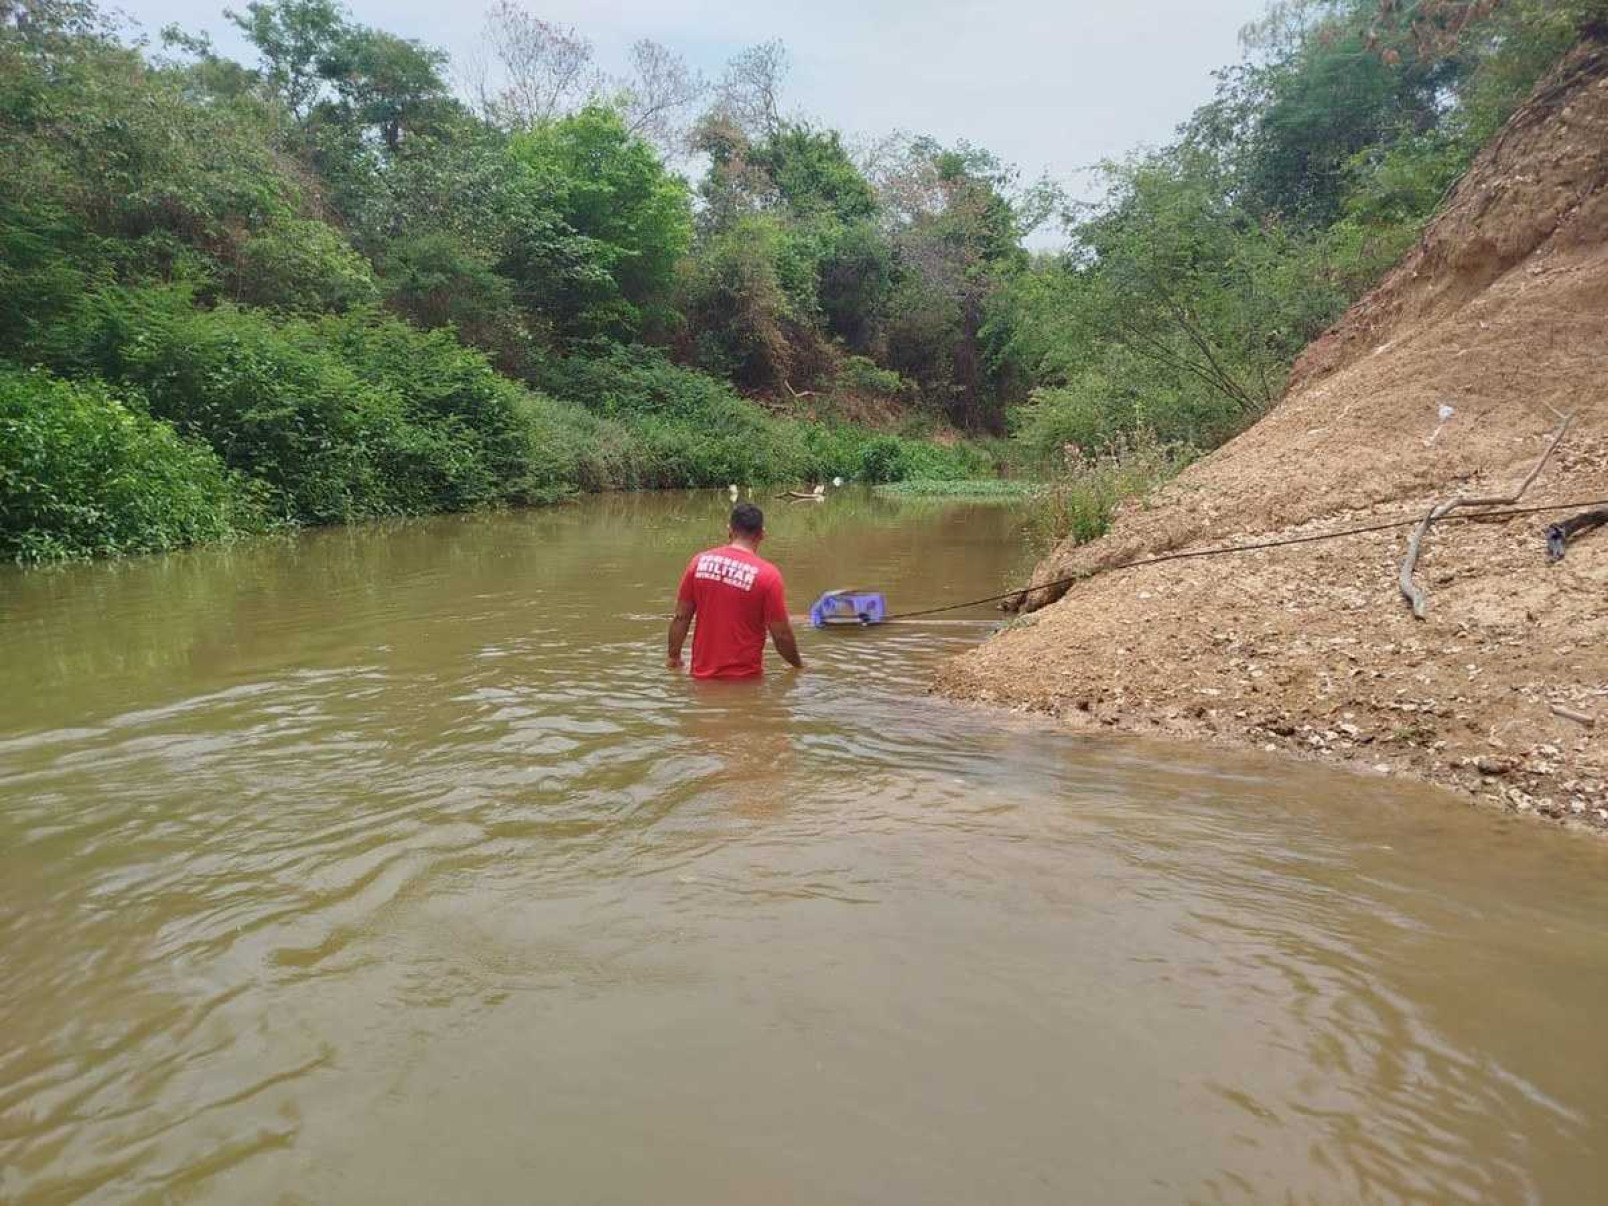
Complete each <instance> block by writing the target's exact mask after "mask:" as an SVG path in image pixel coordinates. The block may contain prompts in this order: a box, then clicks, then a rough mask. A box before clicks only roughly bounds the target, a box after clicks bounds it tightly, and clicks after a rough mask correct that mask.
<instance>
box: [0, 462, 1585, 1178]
mask: <svg viewBox="0 0 1608 1206" xmlns="http://www.w3.org/2000/svg"><path fill="white" fill-rule="evenodd" d="M726 506H727V504H726V500H725V497H724V494H720V495H717V494H714V493H703V494H697V495H688V494H681V495H667V496H655V497H646V496H644V497H613V498H601V499H592V500H589V501H586V502H584V503H581V504H578V505H575V506H571V507H564V508H560V509H555V510H550V511H541V512H530V513H522V514H508V515H493V516H474V517H466V518H448V519H441V520H431V521H426V522H419V523H411V524H402V525H397V526H386V527H371V528H362V529H352V530H343V531H327V532H319V533H313V534H309V535H306V536H303V537H300V538H297V539H294V540H286V541H269V542H264V543H258V544H252V545H249V546H241V547H236V548H232V549H221V550H207V551H199V552H192V553H186V554H183V555H178V556H171V557H164V558H152V559H146V560H138V561H129V562H124V563H119V564H102V565H87V566H77V567H71V568H68V569H65V570H60V571H51V572H39V573H30V574H23V573H21V572H18V571H11V570H6V571H4V572H0V1201H4V1202H8V1203H47V1202H67V1201H77V1200H84V1201H92V1202H128V1201H153V1202H155V1201H162V1202H166V1201H183V1202H208V1203H211V1202H240V1203H297V1202H306V1203H440V1202H474V1203H530V1202H553V1203H672V1204H679V1203H687V1204H693V1203H697V1204H704V1203H745V1204H746V1203H823V1204H824V1203H849V1202H865V1203H966V1204H975V1203H985V1202H986V1203H1067V1202H1091V1203H1127V1202H1156V1203H1174V1202H1309V1201H1310V1202H1337V1203H1343V1202H1363V1201H1378V1202H1399V1201H1413V1202H1503V1203H1505V1202H1549V1203H1550V1202H1568V1203H1573V1202H1600V1201H1603V1200H1604V1196H1605V1194H1608V1012H1605V1010H1608V844H1605V843H1602V842H1598V841H1593V840H1589V839H1582V838H1579V837H1575V836H1571V835H1568V834H1564V833H1560V832H1554V831H1549V830H1544V829H1542V828H1540V827H1538V826H1534V825H1528V824H1522V823H1519V822H1515V821H1510V820H1507V819H1504V818H1501V817H1496V816H1492V815H1488V814H1485V813H1482V812H1478V811H1475V810H1473V809H1470V808H1468V807H1467V806H1465V805H1463V804H1461V803H1460V802H1458V801H1456V800H1454V799H1452V798H1451V797H1449V796H1443V795H1441V794H1439V793H1436V792H1433V791H1430V790H1428V789H1423V788H1417V787H1412V786H1408V785H1404V784H1400V783H1395V782H1390V781H1386V780H1380V779H1365V778H1360V777H1356V776H1351V775H1346V774H1341V773H1338V772H1332V771H1320V770H1317V769H1313V768H1307V767H1303V766H1298V765H1291V764H1288V763H1283V762H1279V761H1276V760H1273V759H1271V758H1268V759H1265V760H1264V759H1260V758H1253V757H1233V756H1226V755H1222V754H1214V753H1209V752H1203V751H1199V750H1191V749H1187V748H1173V747H1153V746H1147V745H1141V744H1133V743H1127V742H1121V741H1116V740H1110V741H1094V740H1088V739H1081V738H1076V737H1073V736H1069V735H1067V734H1065V733H1061V732H1057V731H1056V730H1055V729H1054V728H1053V727H1051V726H1049V725H1047V724H1044V723H1039V722H1036V721H1032V720H1028V719H1025V718H1019V717H1012V716H1009V715H1003V716H1002V715H996V714H988V713H983V712H979V711H975V710H971V709H967V708H963V707H959V706H956V705H951V704H947V703H945V702H942V701H939V700H935V699H932V698H929V697H927V696H926V695H925V693H924V688H925V684H926V681H927V678H928V675H929V673H930V670H931V668H932V667H933V665H934V664H935V663H936V661H937V660H938V659H941V658H943V657H945V656H947V655H949V654H951V653H953V652H955V651H957V650H959V649H962V648H964V647H965V646H966V645H967V644H969V643H971V642H974V641H976V640H979V639H981V638H982V636H983V635H984V634H985V633H986V632H987V629H988V624H989V623H990V622H991V621H992V618H993V617H991V614H990V613H988V612H986V611H982V612H978V613H973V614H972V615H970V616H966V615H962V616H961V617H959V618H960V619H962V620H970V621H971V622H969V623H959V624H955V623H951V624H943V625H935V624H928V625H918V624H911V625H908V626H903V627H889V628H885V629H881V630H869V631H857V632H847V633H831V634H811V633H805V634H804V635H803V638H802V640H803V652H804V656H805V659H806V661H807V662H808V663H809V667H810V672H809V673H808V674H806V675H804V676H802V677H798V678H795V677H793V676H790V675H788V674H785V673H783V672H781V671H780V668H779V664H778V663H776V662H775V661H774V659H773V661H772V666H773V672H772V673H771V674H770V675H769V677H768V678H767V679H766V680H765V681H764V682H763V683H762V684H759V685H757V686H756V685H747V686H726V687H724V688H704V689H695V688H694V687H693V686H692V685H691V684H689V683H688V681H687V680H686V679H684V678H681V677H677V676H673V675H671V674H669V673H667V672H666V671H665V670H664V668H663V660H662V659H663V655H662V642H663V632H664V620H663V618H662V617H663V615H664V613H665V612H666V611H667V609H668V607H669V600H670V596H671V594H672V592H673V589H674V584H675V581H676V577H677V574H678V572H679V570H680V568H681V566H682V565H683V564H684V562H685V560H686V558H687V557H688V555H690V554H691V553H692V552H693V551H695V550H696V549H697V548H698V547H699V546H700V545H702V544H706V543H715V542H716V541H717V539H718V538H719V537H720V536H721V533H722V525H723V516H724V513H725V510H726ZM768 509H769V510H770V512H771V515H772V538H771V540H770V542H769V544H767V546H766V549H765V551H766V553H767V554H768V555H770V556H772V557H773V558H774V559H775V560H777V561H778V562H779V563H780V564H781V566H782V568H783V570H784V572H785V573H786V574H787V578H788V584H789V602H790V604H791V605H792V609H793V610H794V611H795V612H799V611H802V610H804V608H805V607H807V606H808V603H809V601H810V599H811V598H812V597H813V596H814V595H815V594H816V593H818V592H819V591H821V590H823V589H825V588H828V587H838V586H845V587H856V586H867V587H880V588H883V589H885V590H886V591H887V592H888V593H889V595H890V597H891V598H890V602H891V603H892V605H893V606H895V607H901V606H902V607H919V606H923V605H930V604H933V603H938V602H943V601H945V600H947V599H951V598H955V597H957V596H958V597H966V596H970V595H978V594H984V593H988V592H989V591H990V590H994V589H999V588H1000V586H1001V585H1002V584H1003V583H1005V582H1006V581H1007V579H1008V576H1009V575H1010V574H1011V573H1012V572H1014V571H1017V570H1019V569H1021V568H1022V567H1023V565H1024V563H1025V561H1026V555H1025V549H1024V546H1023V542H1022V539H1021V537H1020V534H1019V532H1018V530H1017V525H1018V522H1019V520H1018V518H1017V517H1016V516H1015V515H1013V513H1012V512H1011V511H1010V510H1009V509H1004V508H999V507H986V506H968V505H939V504H930V503H929V504H919V505H917V504H904V505H901V504H895V503H892V502H887V501H878V500H873V499H868V498H864V497H850V496H847V495H845V496H842V497H835V498H834V499H833V500H832V501H831V502H829V503H828V504H826V505H824V506H814V505H809V504H805V505H801V506H797V507H793V508H791V509H789V508H788V507H787V505H786V504H781V503H771V504H769V505H768Z"/></svg>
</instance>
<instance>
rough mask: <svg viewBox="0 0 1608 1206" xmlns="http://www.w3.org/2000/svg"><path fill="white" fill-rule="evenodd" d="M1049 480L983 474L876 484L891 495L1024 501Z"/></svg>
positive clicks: (879, 492) (1042, 489) (1041, 488)
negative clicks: (985, 475) (945, 479)
mask: <svg viewBox="0 0 1608 1206" xmlns="http://www.w3.org/2000/svg"><path fill="white" fill-rule="evenodd" d="M1045 487H1046V483H1044V482H1042V481H1038V480H1035V479H1032V478H1014V477H1009V478H1007V477H984V478H961V479H959V480H956V481H944V480H941V479H936V480H935V479H930V478H914V479H908V480H906V481H899V482H885V483H884V484H882V485H880V486H877V487H876V492H877V493H878V494H882V495H886V496H887V497H889V498H954V499H966V500H978V501H999V502H1024V501H1027V500H1030V499H1033V498H1036V497H1038V496H1039V495H1040V494H1041V493H1043V491H1044V489H1045Z"/></svg>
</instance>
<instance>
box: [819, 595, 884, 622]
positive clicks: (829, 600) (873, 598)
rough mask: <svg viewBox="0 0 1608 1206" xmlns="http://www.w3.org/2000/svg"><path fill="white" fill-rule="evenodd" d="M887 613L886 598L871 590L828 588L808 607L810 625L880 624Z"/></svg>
mask: <svg viewBox="0 0 1608 1206" xmlns="http://www.w3.org/2000/svg"><path fill="white" fill-rule="evenodd" d="M887 614H888V604H887V600H885V599H884V598H883V597H882V594H881V592H879V591H872V590H829V591H827V592H826V593H825V594H824V595H822V596H821V597H820V598H819V599H817V600H815V605H814V606H813V607H811V608H810V626H811V627H812V628H827V627H830V626H834V625H838V624H862V625H863V624H880V623H882V621H883V618H884V617H886V616H887Z"/></svg>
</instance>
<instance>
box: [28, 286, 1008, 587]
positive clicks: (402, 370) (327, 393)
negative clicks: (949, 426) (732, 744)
mask: <svg viewBox="0 0 1608 1206" xmlns="http://www.w3.org/2000/svg"><path fill="white" fill-rule="evenodd" d="M30 352H31V360H32V365H31V366H30V367H29V368H26V369H23V368H19V367H0V555H4V556H5V557H7V558H11V559H16V560H20V561H24V562H37V561H44V560H54V559H60V558H64V557H78V556H94V555H102V554H115V553H127V552H146V551H153V550H158V549H167V548H174V547H177V546H181V545H185V544H191V543H195V542H198V541H209V540H218V539H223V538H227V537H230V536H235V535H240V534H246V533H253V532H259V531H262V530H265V529H267V528H271V527H283V526H294V525H304V524H326V523H339V522H349V521H353V520H361V519H369V518H376V517H381V516H395V515H416V514H425V513H429V512H437V511H461V510H466V509H470V508H475V507H483V506H494V505H523V504H535V503H546V502H552V501H555V500H558V499H561V498H564V497H567V496H570V495H573V494H575V493H577V492H579V491H585V490H609V489H630V488H645V487H664V486H712V485H726V484H728V483H731V482H739V483H752V482H775V481H805V480H824V479H828V478H831V477H839V476H841V477H846V478H856V479H863V480H873V481H891V480H898V479H900V478H903V477H908V476H915V475H922V476H928V477H948V478H961V477H966V476H972V475H975V474H977V473H978V472H980V471H986V470H987V468H988V467H989V465H988V461H987V458H986V456H985V455H984V454H983V453H982V452H981V451H979V450H978V449H977V448H975V447H974V446H971V445H967V444H964V443H961V444H957V445H956V446H954V447H941V446H939V445H936V444H931V443H927V442H923V441H919V440H914V439H909V438H906V437H902V436H897V435H891V434H886V433H874V432H870V431H867V430H864V429H861V428H854V427H849V426H845V425H830V424H825V423H814V422H803V421H797V420H788V419H781V418H776V417H774V416H772V415H770V414H768V413H767V412H766V411H765V410H763V409H762V408H761V407H759V406H757V405H755V404H754V403H752V402H749V401H747V400H745V399H743V398H741V397H739V396H738V395H737V394H736V393H735V392H733V391H732V390H731V389H730V388H729V387H727V386H725V385H723V384H722V383H720V382H717V381H714V380H713V379H711V378H709V377H706V376H703V375H701V374H698V373H694V372H690V371H688V370H685V369H681V368H678V367H676V366H675V365H673V364H671V363H669V362H668V360H666V359H665V358H664V357H663V356H662V355H660V354H657V353H653V352H650V351H647V350H644V349H635V350H630V351H628V352H627V351H620V352H617V353H614V354H612V355H606V356H602V357H598V358H594V359H586V358H581V357H568V358H562V359H554V360H553V361H551V362H550V363H548V364H546V365H544V366H543V367H542V370H541V373H540V375H541V378H542V379H543V381H544V383H547V384H549V385H550V386H551V387H552V388H553V389H554V390H562V391H563V392H564V393H565V394H566V395H568V396H570V397H585V398H588V399H590V400H591V405H590V406H582V405H580V404H579V403H578V402H574V401H567V400H561V399H559V398H555V397H553V396H551V395H550V394H548V393H545V392H539V391H537V390H533V389H529V388H527V387H525V386H524V385H521V384H519V383H517V382H515V381H512V380H510V379H509V378H506V377H503V376H501V375H499V374H498V373H497V372H496V371H494V370H493V369H492V367H491V366H490V364H489V363H488V362H487V360H486V358H485V357H484V355H482V354H481V353H479V352H477V351H474V350H472V349H469V348H466V347H464V346H463V345H462V344H461V343H459V342H458V341H457V340H456V339H455V338H454V337H453V336H452V335H451V334H450V333H449V332H444V331H435V332H425V331H420V330H418V329H417V328H414V327H412V326H410V325H408V324H407V323H405V322H403V321H401V320H399V319H397V318H395V317H393V316H390V315H388V314H384V313H381V312H378V311H375V310H368V309H358V310H352V311H348V312H346V313H344V314H338V315H324V316H317V317H295V316H283V315H277V314H273V313H270V312H268V311H263V310H248V309H239V308H235V307H233V306H231V305H227V304H225V305H221V306H218V307H216V308H213V309H198V308H196V307H195V306H194V304H193V301H192V299H191V298H190V297H189V296H188V294H187V293H186V292H185V291H184V290H182V289H154V288H151V289H134V290H109V291H106V292H102V293H99V294H94V295H90V296H88V297H86V298H83V299H82V300H81V301H80V302H79V303H78V304H77V305H76V306H75V307H74V308H73V309H72V311H71V314H70V316H69V317H67V318H66V319H65V320H63V321H61V322H59V323H57V324H55V325H53V326H52V327H51V328H50V329H49V331H48V332H47V333H46V334H45V335H44V336H43V337H42V338H40V339H38V340H36V341H35V342H34V343H33V345H32V347H31V348H30Z"/></svg>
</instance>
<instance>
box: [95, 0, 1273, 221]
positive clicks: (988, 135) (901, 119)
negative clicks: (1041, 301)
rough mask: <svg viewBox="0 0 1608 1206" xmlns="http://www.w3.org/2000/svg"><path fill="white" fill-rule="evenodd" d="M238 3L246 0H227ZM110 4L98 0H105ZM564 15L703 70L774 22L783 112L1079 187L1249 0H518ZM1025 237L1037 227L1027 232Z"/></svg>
mask: <svg viewBox="0 0 1608 1206" xmlns="http://www.w3.org/2000/svg"><path fill="white" fill-rule="evenodd" d="M234 3H236V4H237V5H238V6H239V7H242V8H243V7H244V4H245V0H234ZM228 4H229V0H122V2H121V3H120V4H118V5H117V7H120V8H121V9H122V11H124V12H126V13H128V14H129V16H131V17H132V18H134V19H135V20H136V21H138V22H139V23H140V24H142V25H143V26H144V27H145V28H146V29H147V30H148V31H149V32H150V33H152V34H153V35H154V34H155V33H156V31H158V30H160V29H161V27H162V26H163V25H165V24H167V23H168V22H177V23H179V24H180V25H182V26H184V27H185V28H186V29H190V30H196V29H205V30H207V31H209V32H211V33H212V34H213V36H214V39H215V40H216V42H217V43H218V45H219V48H220V49H222V50H225V51H228V52H232V53H236V54H239V53H240V52H241V42H240V40H239V38H238V36H237V35H236V34H235V33H234V32H233V30H232V27H230V26H229V25H228V23H227V22H226V21H225V20H224V18H223V16H222V10H223V9H224V8H225V7H228ZM108 6H109V7H110V6H111V5H108ZM484 7H485V0H458V2H457V3H447V4H443V3H441V0H388V2H387V3H380V2H379V0H354V2H352V3H350V8H351V10H352V12H353V15H354V17H355V18H356V20H358V21H359V22H361V23H363V24H365V25H374V26H378V27H379V28H381V29H385V30H388V31H390V32H392V33H397V34H400V35H402V36H404V37H411V38H418V39H419V40H421V41H423V42H427V43H429V44H431V45H434V46H439V47H442V48H444V49H446V50H448V51H449V52H453V53H455V54H457V53H461V52H463V51H465V50H467V49H468V48H470V47H471V46H472V45H473V44H474V43H475V42H476V41H477V39H478V37H479V33H480V28H481V25H482V14H483V12H484ZM527 7H528V8H529V9H530V11H531V12H533V13H535V14H536V15H537V16H539V17H542V18H544V19H546V20H549V21H557V22H561V23H563V24H566V25H573V26H575V27H576V28H577V29H578V30H579V31H580V32H581V33H583V34H585V35H586V36H587V37H588V38H590V39H591V40H592V42H593V43H594V44H595V45H596V47H597V52H598V59H599V61H600V63H601V65H602V66H603V67H604V68H605V69H617V68H622V67H623V66H624V56H625V50H626V48H627V47H628V46H629V45H630V44H631V42H633V41H634V40H636V39H637V38H642V37H648V38H653V39H655V40H657V41H660V42H663V43H664V44H665V45H667V46H669V47H670V48H671V49H672V50H675V51H677V52H679V53H680V54H682V55H684V56H685V57H686V58H687V59H688V60H690V61H691V62H692V63H693V64H694V65H695V66H697V67H699V68H701V69H702V70H703V71H704V72H705V73H706V74H708V75H711V76H715V75H718V74H719V72H720V68H721V65H722V64H723V63H724V62H725V61H726V60H727V59H728V58H730V57H731V55H733V54H734V53H736V52H737V51H739V50H741V49H742V48H743V47H745V46H749V45H752V44H753V43H755V42H762V41H765V40H767V39H770V38H780V39H782V40H783V41H784V42H785V43H786V44H787V49H788V53H789V58H790V62H791V72H790V75H789V78H788V85H787V90H786V99H787V102H788V108H789V109H790V110H792V111H793V112H794V113H796V114H798V115H802V116H807V117H810V118H812V119H814V120H817V121H820V122H824V123H825V124H827V125H830V126H834V127H836V128H838V129H841V130H843V131H844V132H845V133H846V134H849V135H851V136H871V137H874V136H877V135H880V134H885V133H887V132H890V131H893V130H908V131H910V132H912V133H918V134H931V135H933V136H934V137H936V138H938V139H939V140H940V141H943V142H952V141H954V140H956V139H961V138H964V139H966V140H968V141H970V142H973V143H976V144H978V145H981V146H985V147H987V148H989V149H990V150H992V151H993V152H995V153H996V154H997V155H999V156H1000V158H1001V159H1003V160H1005V161H1006V162H1008V163H1014V164H1016V165H1017V166H1018V167H1020V168H1021V169H1022V172H1023V174H1024V176H1028V177H1031V176H1036V175H1038V174H1039V173H1040V172H1048V173H1049V174H1050V175H1052V176H1053V177H1055V178H1057V179H1059V180H1061V181H1062V182H1063V183H1064V184H1066V185H1067V186H1068V187H1069V188H1071V189H1072V190H1073V191H1075V192H1078V193H1086V192H1087V189H1088V183H1087V178H1086V177H1084V178H1080V177H1079V174H1078V173H1079V172H1080V170H1081V169H1084V168H1087V167H1088V166H1089V165H1091V164H1094V163H1096V162H1098V161H1099V160H1101V159H1103V158H1108V157H1112V156H1117V155H1121V154H1123V153H1124V152H1126V151H1129V150H1132V149H1134V148H1136V147H1138V146H1140V145H1142V144H1146V143H1150V144H1155V143H1159V142H1163V141H1165V140H1166V139H1167V138H1168V137H1169V136H1170V135H1171V133H1172V131H1173V128H1174V127H1175V126H1176V125H1177V124H1178V123H1179V122H1180V121H1182V120H1183V119H1184V118H1185V117H1187V116H1188V114H1189V112H1190V111H1191V110H1192V109H1193V108H1194V107H1195V106H1196V105H1198V104H1200V103H1201V102H1202V101H1203V100H1205V99H1206V98H1207V97H1209V96H1210V95H1211V89H1212V80H1211V72H1212V70H1213V69H1214V68H1217V67H1221V66H1225V65H1227V64H1228V63H1231V62H1233V61H1234V60H1235V59H1236V58H1238V56H1239V46H1238V35H1239V30H1240V28H1241V27H1242V26H1244V25H1245V24H1246V23H1247V22H1249V21H1251V20H1253V19H1254V18H1255V17H1257V16H1258V15H1259V14H1260V13H1261V11H1262V9H1263V8H1264V7H1265V0H1142V2H1130V3H1112V2H1111V0H1006V2H1001V3H986V2H984V0H790V2H787V3H783V2H781V0H748V2H747V3H727V4H718V5H716V4H706V3H697V2H696V0H591V2H590V3H587V2H584V0H534V2H532V3H529V4H528V5H527ZM1035 241H1038V240H1035Z"/></svg>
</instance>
